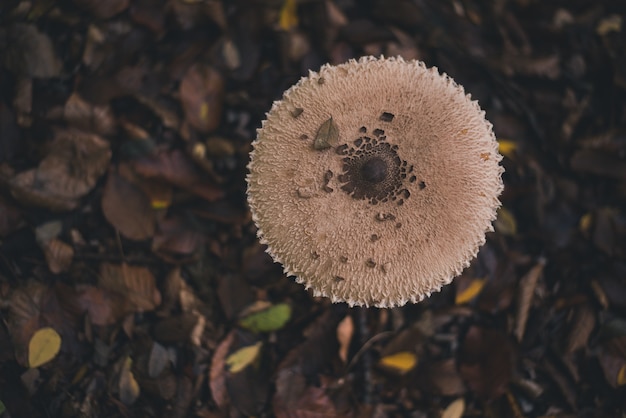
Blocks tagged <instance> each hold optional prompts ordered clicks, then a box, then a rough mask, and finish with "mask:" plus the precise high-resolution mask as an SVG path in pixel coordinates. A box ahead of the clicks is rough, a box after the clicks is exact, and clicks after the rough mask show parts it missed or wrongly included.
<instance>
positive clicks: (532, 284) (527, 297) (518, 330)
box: [515, 259, 546, 341]
mask: <svg viewBox="0 0 626 418" xmlns="http://www.w3.org/2000/svg"><path fill="white" fill-rule="evenodd" d="M545 265H546V260H545V259H541V260H539V262H538V263H537V265H535V266H534V267H533V268H531V269H530V271H529V272H528V273H526V274H525V275H524V277H522V278H521V279H520V283H519V291H518V298H517V315H516V317H515V337H517V340H518V341H522V338H523V337H524V331H525V330H526V322H527V321H528V312H529V311H530V307H531V305H532V301H533V295H534V294H535V288H536V287H537V282H538V281H539V278H540V277H541V273H542V272H543V268H544V267H545Z"/></svg>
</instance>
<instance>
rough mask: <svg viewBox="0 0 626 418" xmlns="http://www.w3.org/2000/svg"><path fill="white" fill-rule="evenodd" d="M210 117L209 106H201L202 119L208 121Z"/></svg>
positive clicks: (205, 104) (204, 104) (203, 104)
mask: <svg viewBox="0 0 626 418" xmlns="http://www.w3.org/2000/svg"><path fill="white" fill-rule="evenodd" d="M208 117H209V104H208V103H202V105H200V119H202V120H207V118H208Z"/></svg>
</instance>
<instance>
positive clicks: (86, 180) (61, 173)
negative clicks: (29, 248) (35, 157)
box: [9, 130, 111, 210]
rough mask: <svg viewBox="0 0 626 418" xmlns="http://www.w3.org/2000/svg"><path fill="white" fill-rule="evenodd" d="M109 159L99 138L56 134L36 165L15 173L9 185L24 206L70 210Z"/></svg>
mask: <svg viewBox="0 0 626 418" xmlns="http://www.w3.org/2000/svg"><path fill="white" fill-rule="evenodd" d="M110 158H111V149H110V145H109V143H108V142H107V141H105V140H104V139H102V138H100V137H99V136H97V135H94V134H88V133H84V132H80V131H75V130H65V131H59V132H57V134H56V135H55V139H54V141H52V143H51V144H50V147H49V152H48V154H47V155H46V156H45V157H44V158H43V160H42V161H41V162H40V163H39V166H38V167H37V168H36V169H31V170H27V171H24V172H21V173H19V174H17V175H16V176H15V177H14V178H13V179H11V180H10V181H9V186H10V188H11V192H12V193H13V195H14V196H15V197H16V198H17V199H18V200H20V201H22V202H24V203H27V204H33V205H37V206H45V207H49V208H50V209H53V210H68V209H73V208H74V207H75V206H76V205H77V204H78V199H79V198H81V197H83V196H84V195H85V194H87V193H88V192H89V191H91V189H92V188H93V187H94V186H95V184H96V182H97V181H98V179H99V178H100V176H102V175H103V174H104V173H105V172H106V169H107V167H108V165H109V160H110Z"/></svg>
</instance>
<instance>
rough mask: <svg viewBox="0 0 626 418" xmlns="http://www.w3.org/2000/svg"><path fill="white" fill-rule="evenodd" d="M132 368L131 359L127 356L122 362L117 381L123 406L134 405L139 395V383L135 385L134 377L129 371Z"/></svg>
mask: <svg viewBox="0 0 626 418" xmlns="http://www.w3.org/2000/svg"><path fill="white" fill-rule="evenodd" d="M132 366H133V359H131V358H130V356H128V357H127V358H126V360H124V364H123V366H122V370H121V372H120V381H119V395H120V401H122V403H124V405H132V404H134V403H135V401H136V400H137V398H138V397H139V395H140V393H141V389H140V388H139V383H137V380H136V379H135V375H134V374H133V372H132V370H131V368H132Z"/></svg>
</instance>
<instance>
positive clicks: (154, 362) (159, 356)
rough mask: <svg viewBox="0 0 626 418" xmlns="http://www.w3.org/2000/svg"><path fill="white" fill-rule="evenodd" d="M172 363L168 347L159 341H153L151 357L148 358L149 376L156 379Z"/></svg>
mask: <svg viewBox="0 0 626 418" xmlns="http://www.w3.org/2000/svg"><path fill="white" fill-rule="evenodd" d="M169 363H170V356H169V353H168V351H167V348H165V347H163V346H162V345H161V344H159V343H157V342H153V343H152V349H151V350H150V358H149V359H148V376H150V377H151V378H153V379H155V378H157V377H159V375H160V374H161V373H162V372H163V370H165V368H166V367H167V366H168V365H169Z"/></svg>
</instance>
